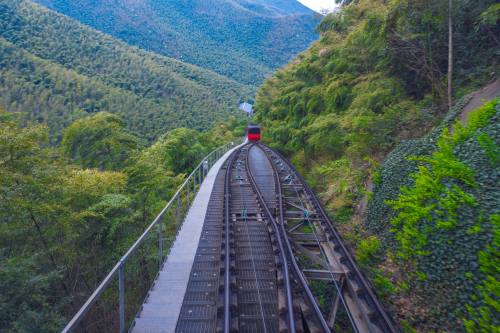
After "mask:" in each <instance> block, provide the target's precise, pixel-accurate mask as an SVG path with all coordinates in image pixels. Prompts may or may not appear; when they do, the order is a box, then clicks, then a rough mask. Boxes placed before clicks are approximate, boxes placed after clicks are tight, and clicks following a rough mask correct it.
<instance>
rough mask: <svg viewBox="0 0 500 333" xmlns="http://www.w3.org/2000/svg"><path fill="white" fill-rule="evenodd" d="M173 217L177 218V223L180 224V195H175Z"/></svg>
mask: <svg viewBox="0 0 500 333" xmlns="http://www.w3.org/2000/svg"><path fill="white" fill-rule="evenodd" d="M175 215H176V217H177V223H178V224H181V194H180V193H179V194H178V195H177V208H176V209H175Z"/></svg>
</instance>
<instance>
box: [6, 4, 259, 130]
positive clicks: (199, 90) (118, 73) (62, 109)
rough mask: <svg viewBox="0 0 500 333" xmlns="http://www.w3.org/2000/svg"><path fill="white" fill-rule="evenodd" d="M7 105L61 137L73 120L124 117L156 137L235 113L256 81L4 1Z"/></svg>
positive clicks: (32, 6) (199, 126)
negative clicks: (91, 116)
mask: <svg viewBox="0 0 500 333" xmlns="http://www.w3.org/2000/svg"><path fill="white" fill-rule="evenodd" d="M0 45H1V47H0V64H1V65H0V83H1V85H0V105H2V106H3V107H4V108H5V109H6V110H7V111H16V112H21V113H22V118H23V119H24V120H25V121H36V122H47V124H48V125H49V127H50V128H51V131H52V133H53V134H54V135H55V136H56V137H55V139H57V137H59V136H60V135H61V129H62V128H64V127H65V126H66V125H68V124H69V123H70V122H71V121H72V120H73V119H76V118H79V117H82V116H84V115H87V114H90V113H95V112H99V111H110V112H113V113H117V114H119V115H122V116H123V119H124V121H125V122H126V125H127V127H128V128H129V129H131V130H134V131H135V132H137V133H139V134H140V135H141V136H142V137H144V138H147V139H153V138H156V137H158V136H159V135H161V134H163V133H165V132H166V131H167V130H168V129H172V128H176V127H181V126H188V127H191V128H195V129H205V128H208V127H210V126H211V125H213V124H214V123H216V122H217V121H220V120H223V119H227V116H228V115H231V114H236V113H237V112H238V111H236V108H237V105H238V102H239V101H240V99H245V98H248V97H249V96H250V95H251V94H252V91H253V88H252V87H249V86H245V85H241V84H239V83H237V82H235V81H233V80H229V79H227V78H224V77H222V76H220V75H218V74H215V73H213V72H210V71H207V70H204V69H201V68H199V67H196V66H192V65H188V64H185V63H182V62H179V61H177V60H174V59H171V58H167V57H164V56H159V55H156V54H153V53H148V52H145V51H142V50H140V49H137V48H134V47H130V46H128V45H126V44H124V43H122V42H119V41H117V40H115V39H113V38H111V37H109V36H107V35H104V34H102V33H99V32H97V31H95V30H92V29H90V28H87V27H85V26H83V25H81V24H79V23H76V22H75V21H73V20H71V19H68V18H67V17H64V16H62V15H59V14H56V13H54V12H52V11H50V10H47V9H44V8H43V7H40V6H38V5H36V4H33V3H32V2H30V1H18V0H2V1H0Z"/></svg>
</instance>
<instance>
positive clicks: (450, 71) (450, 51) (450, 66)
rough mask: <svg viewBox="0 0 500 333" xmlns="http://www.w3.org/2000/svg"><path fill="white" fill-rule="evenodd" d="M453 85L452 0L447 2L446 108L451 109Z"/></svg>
mask: <svg viewBox="0 0 500 333" xmlns="http://www.w3.org/2000/svg"><path fill="white" fill-rule="evenodd" d="M452 85H453V20H452V0H448V108H449V109H451V106H452V103H453V100H452V93H453V90H452Z"/></svg>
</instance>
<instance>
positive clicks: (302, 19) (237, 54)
mask: <svg viewBox="0 0 500 333" xmlns="http://www.w3.org/2000/svg"><path fill="white" fill-rule="evenodd" d="M36 2H38V3H40V4H43V5H45V6H47V7H49V8H51V9H54V10H57V11H58V12H60V13H62V14H65V15H68V16H70V17H72V18H74V19H76V20H78V21H80V22H82V23H84V24H87V25H89V26H91V27H93V28H95V29H97V30H100V31H103V32H105V33H107V34H110V35H112V36H114V37H117V38H120V39H122V40H123V41H125V42H127V43H129V44H132V45H137V46H139V47H141V48H142V49H145V50H150V51H154V52H157V53H160V54H163V55H166V56H169V57H173V58H176V59H179V60H182V61H185V62H188V63H191V64H195V65H198V66H201V67H203V68H207V69H210V70H212V71H215V72H217V73H219V74H221V75H224V76H227V77H230V78H232V79H234V80H236V81H238V82H242V83H244V84H252V85H257V84H260V83H261V82H262V81H263V80H264V77H265V76H266V75H267V74H270V73H271V72H272V71H273V70H275V69H276V68H278V67H280V66H282V65H283V64H285V63H286V62H287V61H289V60H290V59H291V57H293V56H294V55H295V54H297V53H298V52H300V51H302V50H304V49H306V48H307V47H308V45H309V44H310V43H311V42H312V41H313V40H315V39H316V38H317V34H316V31H315V27H316V25H317V24H318V22H319V18H318V17H319V16H318V15H317V14H314V12H313V11H312V10H310V9H308V8H307V7H305V6H303V5H302V4H300V3H299V2H298V1H296V0H291V1H290V0H289V1H283V0H210V1H208V0H190V1H179V0H147V1H125V0H118V1H116V0H101V1H92V0H80V1H70V0H36Z"/></svg>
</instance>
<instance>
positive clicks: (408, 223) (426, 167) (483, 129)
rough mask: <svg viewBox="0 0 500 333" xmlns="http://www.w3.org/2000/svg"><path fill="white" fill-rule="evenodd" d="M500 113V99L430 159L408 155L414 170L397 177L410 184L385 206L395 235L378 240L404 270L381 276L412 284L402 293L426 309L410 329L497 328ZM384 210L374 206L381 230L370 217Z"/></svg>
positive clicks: (444, 137)
mask: <svg viewBox="0 0 500 333" xmlns="http://www.w3.org/2000/svg"><path fill="white" fill-rule="evenodd" d="M499 109H500V107H499V102H498V100H497V101H494V102H491V103H488V104H486V105H485V106H484V107H482V108H480V109H478V110H477V111H475V112H474V113H472V114H470V117H469V121H468V123H467V125H466V126H465V127H464V126H462V125H461V123H460V122H457V123H456V124H455V125H454V127H453V128H452V130H451V131H449V130H448V128H447V127H444V129H443V128H441V130H440V131H439V132H440V133H441V134H440V135H438V136H437V140H435V141H434V142H435V144H436V147H435V148H434V151H433V152H432V153H431V154H429V151H427V152H425V155H420V156H408V155H405V157H406V158H410V161H409V163H411V164H412V165H414V167H416V168H415V169H416V170H415V172H413V173H405V171H404V169H403V171H399V172H398V173H399V174H402V176H403V177H406V178H408V179H409V181H410V183H411V185H408V186H402V187H401V189H400V190H399V191H398V192H399V194H396V198H394V199H392V200H386V201H385V203H382V205H388V206H389V207H390V208H391V209H392V210H393V211H394V213H391V214H390V215H391V216H392V218H391V219H390V223H391V224H392V229H391V234H390V235H387V234H385V235H384V234H381V235H379V236H380V237H381V238H382V239H384V240H387V242H385V243H386V244H390V245H389V246H387V252H388V254H387V256H390V257H393V259H394V260H395V261H396V262H398V263H400V265H401V268H400V272H399V273H398V274H394V272H387V271H383V274H384V275H387V276H388V277H389V278H391V280H392V281H393V283H395V284H397V283H399V284H401V283H405V284H408V285H409V286H410V287H411V288H410V290H412V291H411V292H409V291H406V292H403V294H405V293H409V294H410V295H411V297H413V298H414V299H415V303H416V304H415V306H420V307H423V308H424V307H425V311H424V313H423V314H422V315H421V316H420V317H416V316H412V315H408V320H409V321H411V322H413V324H416V323H417V324H418V325H419V326H421V327H427V329H442V328H445V329H446V330H451V331H454V330H457V329H458V328H459V327H462V325H463V323H462V321H463V320H466V321H465V323H466V327H467V329H468V331H471V332H476V331H493V329H494V328H495V327H498V324H499V323H498V321H497V318H498V308H497V307H498V303H497V302H498V297H500V294H499V293H498V283H499V282H498V280H496V279H497V278H498V273H499V272H498V258H497V257H496V256H497V255H498V241H497V240H496V238H497V237H498V232H499V227H500V226H499V225H498V213H499V211H500V210H499V207H498V188H497V187H498V183H499V181H500V179H499V175H500V169H499V165H498V163H497V160H496V159H497V158H498V157H497V156H498V153H499V151H498V149H499V148H498V147H500V137H499V134H500V131H499V128H498V124H499V114H500V112H498V111H499ZM437 132H438V131H435V132H434V133H437ZM426 139H427V140H429V138H426ZM484 142H488V144H484ZM493 156H494V157H493ZM400 159H401V157H400ZM390 163H391V164H392V165H394V160H393V159H392V160H391V162H390ZM402 164H405V162H404V161H402ZM386 165H387V166H388V163H387V162H385V163H384V164H383V166H382V170H381V172H382V177H381V179H382V181H381V183H380V184H379V185H377V186H376V188H375V192H374V193H375V198H377V197H378V194H379V193H380V192H382V191H383V190H382V188H383V187H387V185H386V182H392V183H394V178H393V177H391V174H390V171H389V173H388V170H390V169H387V168H386ZM396 165H398V164H396ZM397 184H398V183H396V186H397ZM389 186H394V184H391V185H389ZM378 187H381V188H378ZM377 201H378V203H377ZM380 204H381V203H380V200H379V199H377V200H375V202H374V203H373V206H372V207H370V211H369V214H370V215H369V218H373V219H371V221H370V222H371V224H377V223H381V222H382V223H384V221H383V220H382V221H380V220H377V219H375V218H374V217H375V215H373V214H372V212H371V210H372V209H375V210H376V209H378V207H376V206H377V205H380ZM392 239H393V240H394V241H391V240H392ZM464 247H465V249H464ZM486 258H488V259H486ZM485 259H486V260H487V261H485ZM381 267H383V264H382V265H381ZM431 296H432V297H431ZM418 299H425V305H424V304H421V303H420V302H419V301H418ZM466 309H467V310H466Z"/></svg>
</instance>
